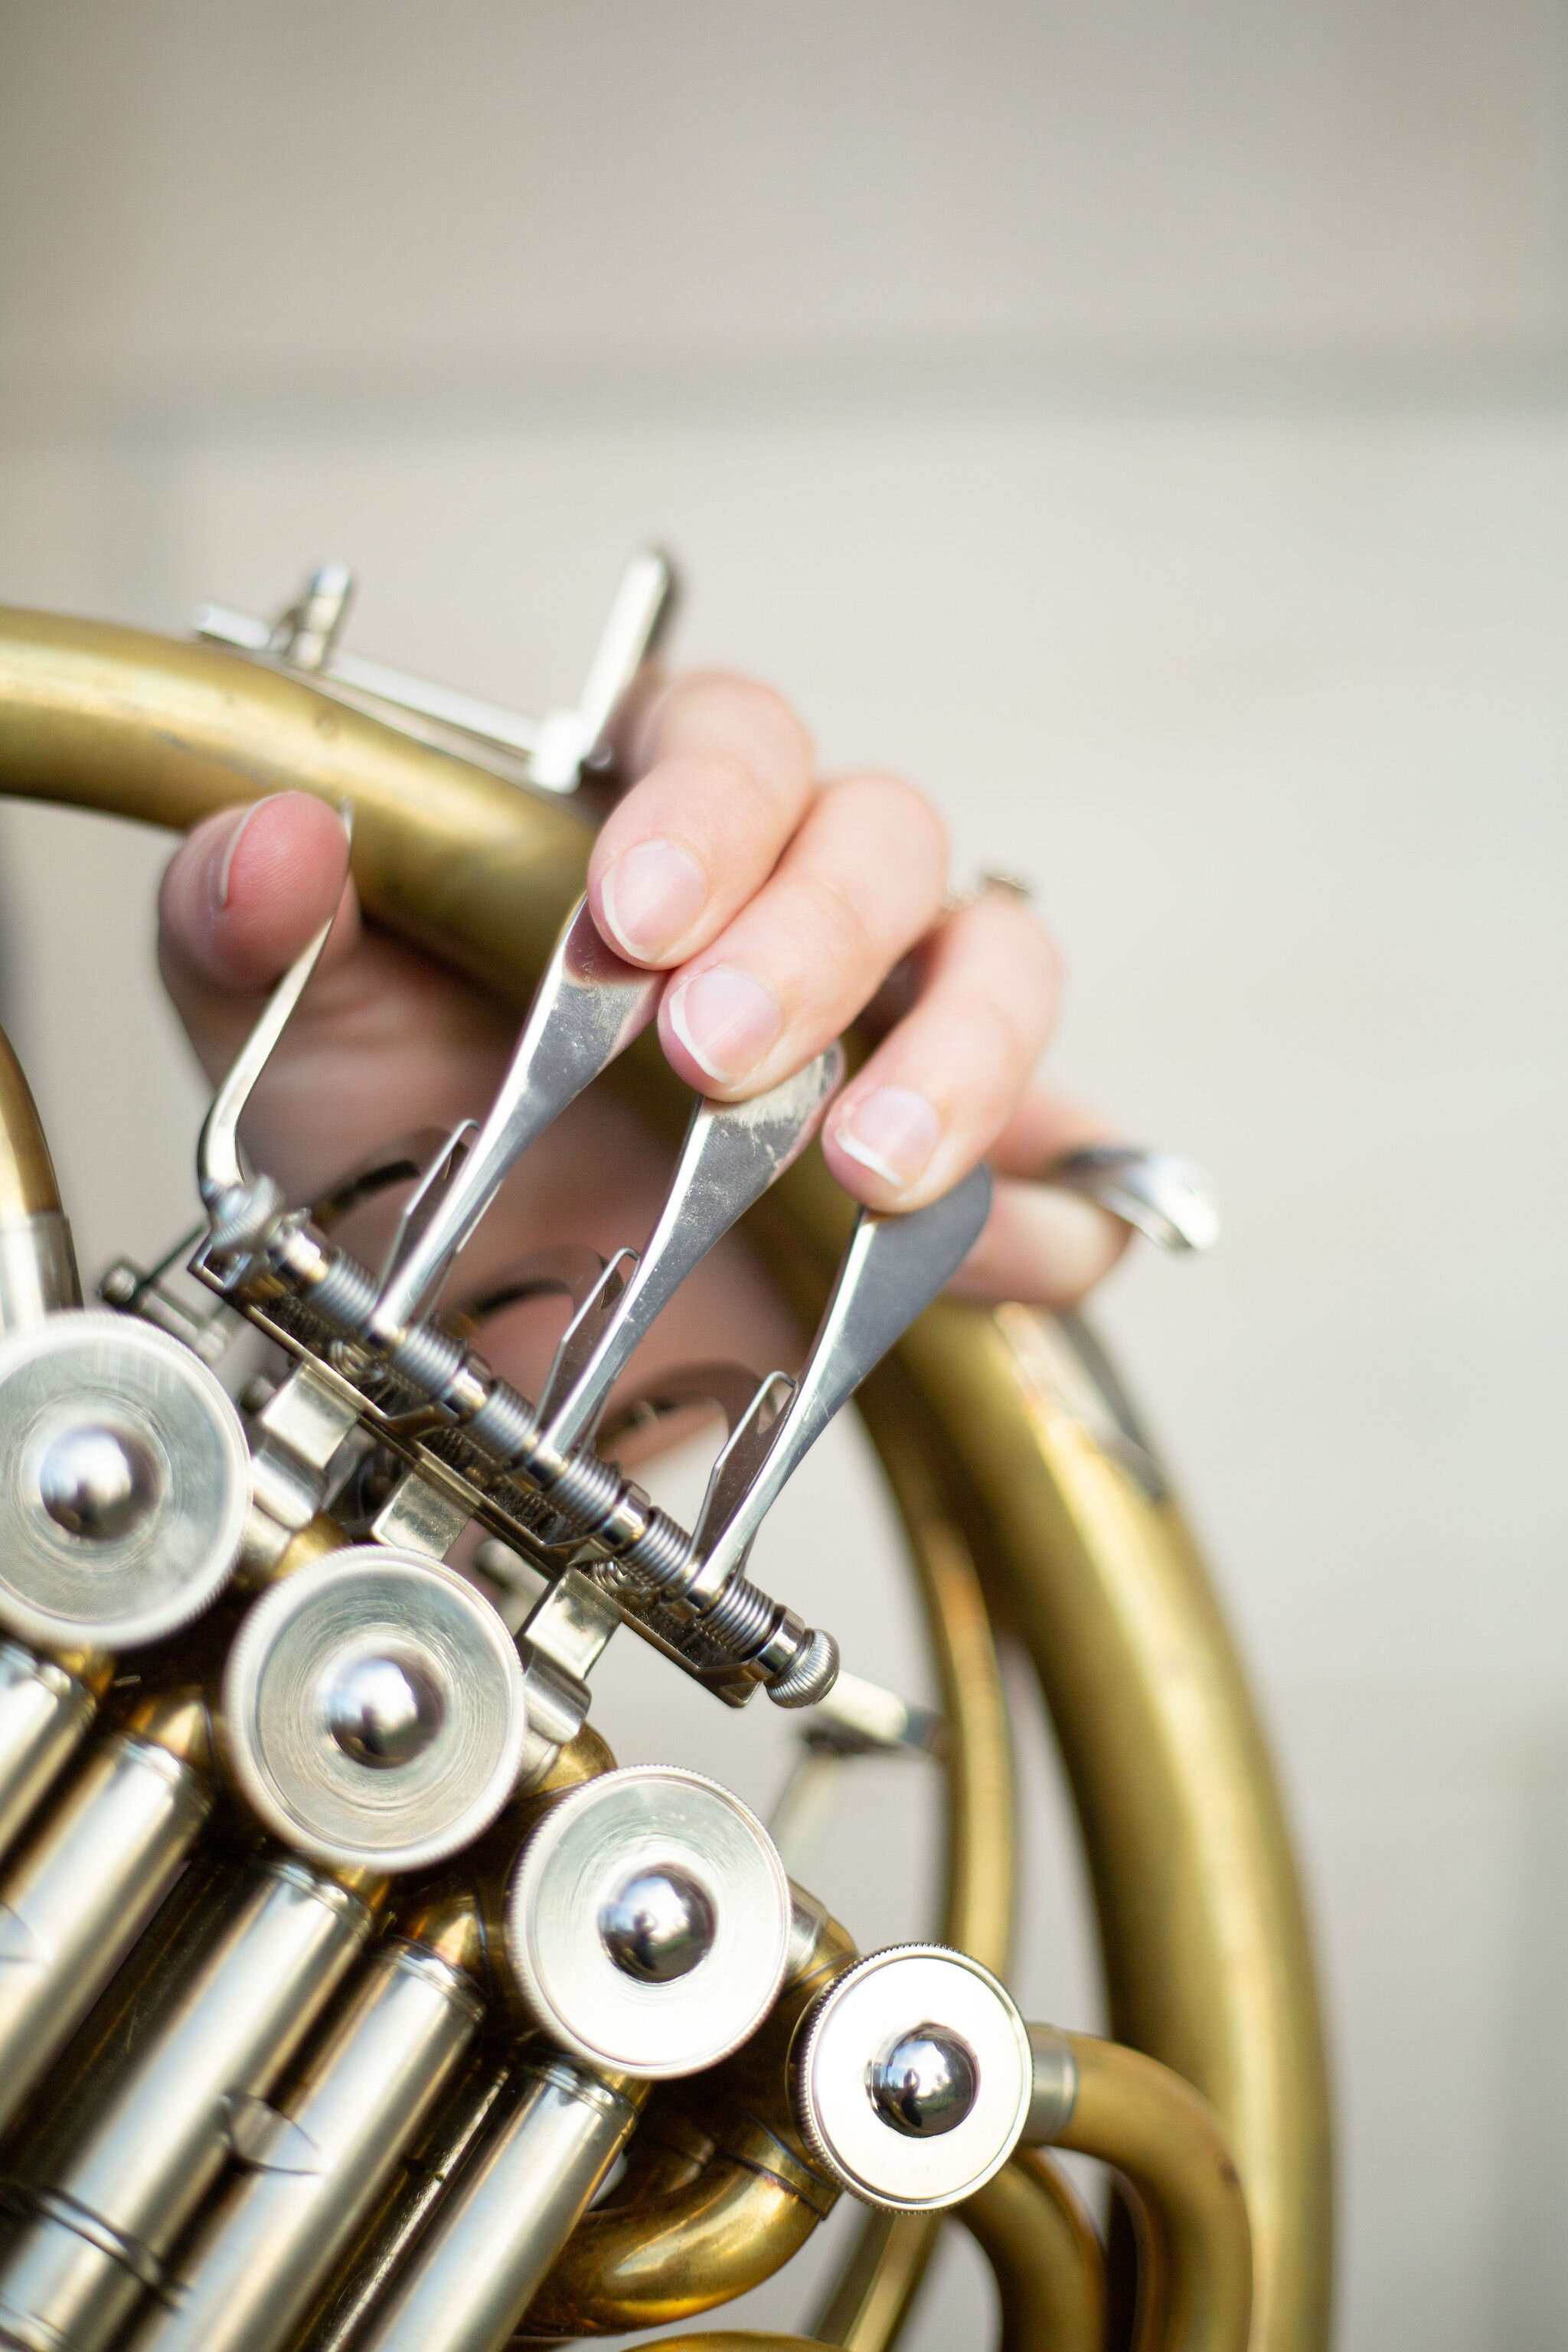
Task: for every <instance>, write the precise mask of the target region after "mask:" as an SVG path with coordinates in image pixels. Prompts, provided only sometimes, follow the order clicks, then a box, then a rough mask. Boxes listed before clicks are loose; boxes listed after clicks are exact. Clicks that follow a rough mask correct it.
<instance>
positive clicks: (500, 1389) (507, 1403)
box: [465, 1379, 539, 1468]
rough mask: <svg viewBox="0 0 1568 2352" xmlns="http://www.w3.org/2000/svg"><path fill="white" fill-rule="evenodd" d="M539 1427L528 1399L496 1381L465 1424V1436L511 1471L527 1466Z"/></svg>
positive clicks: (536, 1415)
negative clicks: (517, 1467) (515, 1467)
mask: <svg viewBox="0 0 1568 2352" xmlns="http://www.w3.org/2000/svg"><path fill="white" fill-rule="evenodd" d="M538 1427H539V1416H538V1414H537V1413H536V1412H534V1410H533V1407H532V1406H531V1404H530V1403H529V1402H528V1399H527V1398H526V1397H522V1396H519V1394H518V1392H517V1391H516V1390H515V1389H514V1388H512V1387H511V1386H510V1384H509V1383H508V1382H507V1381H503V1380H499V1379H498V1380H495V1381H492V1382H491V1383H490V1391H489V1395H488V1396H487V1397H486V1399H485V1401H484V1402H483V1404H482V1405H480V1407H479V1411H478V1412H477V1413H475V1415H474V1417H473V1419H472V1420H471V1421H470V1422H468V1423H467V1424H466V1428H465V1433H466V1434H467V1435H468V1437H471V1438H472V1440H473V1442H474V1444H476V1445H478V1446H479V1447H481V1448H482V1449H483V1451H484V1452H485V1453H487V1454H493V1455H494V1457H495V1459H496V1460H497V1461H498V1462H501V1463H504V1464H506V1465H507V1466H508V1467H509V1468H510V1467H511V1465H514V1464H517V1463H522V1464H523V1465H526V1462H527V1458H528V1456H529V1454H531V1452H532V1450H533V1434H534V1432H535V1430H536V1429H537V1428H538Z"/></svg>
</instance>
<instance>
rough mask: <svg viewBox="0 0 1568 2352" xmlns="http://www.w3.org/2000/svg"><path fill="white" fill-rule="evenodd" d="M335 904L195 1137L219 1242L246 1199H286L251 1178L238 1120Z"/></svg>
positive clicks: (264, 1209)
mask: <svg viewBox="0 0 1568 2352" xmlns="http://www.w3.org/2000/svg"><path fill="white" fill-rule="evenodd" d="M338 814H339V815H340V817H341V818H342V826H343V831H344V832H345V833H346V834H347V835H348V836H349V839H350V841H351V842H352V841H353V805H352V803H349V802H347V801H345V802H343V803H342V806H341V807H340V809H339V811H338ZM336 912H337V910H336V908H334V909H333V911H332V913H331V915H329V916H328V918H327V919H326V921H325V922H324V923H323V924H322V925H321V929H320V930H318V931H317V932H316V933H315V935H314V936H313V938H311V939H310V940H308V941H307V943H306V945H305V946H304V947H303V948H302V949H301V950H300V953H299V954H298V955H297V956H296V957H295V959H294V961H293V962H292V963H291V964H290V965H289V969H288V971H286V972H285V973H284V975H283V977H282V979H281V980H280V981H279V983H278V985H277V987H276V988H275V989H274V990H273V992H272V993H271V995H270V996H269V997H268V1000H267V1005H266V1009H265V1011H264V1012H263V1013H262V1015H261V1018H260V1020H259V1021H258V1023H257V1024H256V1026H255V1028H254V1029H253V1030H252V1031H251V1033H250V1034H249V1036H248V1037H247V1039H246V1041H245V1043H244V1045H242V1046H241V1047H240V1049H239V1052H238V1053H237V1055H236V1056H235V1059H234V1063H233V1066H232V1067H231V1068H230V1070H229V1072H228V1075H227V1076H226V1078H225V1079H224V1082H223V1084H222V1086H220V1087H219V1088H218V1090H217V1092H216V1095H215V1096H214V1097H213V1099H212V1108H210V1109H209V1110H208V1112H207V1115H206V1117H205V1119H204V1120H203V1121H202V1131H201V1134H200V1136H199V1138H198V1139H197V1142H196V1189H197V1191H198V1192H200V1194H201V1197H202V1205H203V1207H204V1208H205V1210H206V1212H207V1213H208V1215H209V1217H211V1218H212V1219H213V1223H214V1235H215V1239H216V1240H217V1241H218V1242H219V1243H220V1244H232V1243H235V1242H238V1241H240V1240H241V1239H242V1235H241V1234H240V1233H239V1232H238V1230H234V1231H230V1230H228V1228H229V1227H231V1226H235V1227H237V1224H238V1223H243V1222H244V1221H245V1215H246V1204H247V1203H249V1204H250V1205H251V1207H253V1208H254V1209H255V1211H256V1213H258V1215H265V1214H268V1213H271V1212H272V1211H274V1210H276V1209H277V1208H279V1207H281V1205H282V1196H281V1194H280V1193H279V1190H278V1187H277V1185H276V1184H275V1183H274V1182H273V1181H272V1179H271V1178H270V1177H267V1176H263V1177H258V1178H257V1179H256V1180H255V1181H254V1182H252V1181H250V1180H249V1179H247V1175H246V1172H245V1165H244V1162H243V1161H242V1160H241V1159H240V1156H239V1122H240V1120H241V1118H243V1117H244V1115H245V1107H246V1105H247V1102H248V1101H249V1100H250V1097H251V1096H252V1094H253V1093H254V1092H255V1090H256V1083H257V1080H258V1078H259V1077H260V1076H261V1073H262V1071H263V1070H264V1069H265V1068H266V1067H267V1065H268V1062H269V1061H270V1060H271V1058H272V1054H273V1050H274V1048H275V1047H276V1045H277V1044H278V1040H279V1037H281V1035H282V1034H283V1032H284V1030H285V1029H286V1028H287V1027H288V1025H289V1021H290V1019H291V1018H292V1016H293V1013H294V1008H295V1006H296V1005H297V1004H298V1003H299V1002H300V998H301V997H302V996H303V995H304V993H305V991H306V989H307V987H308V986H309V985H310V975H311V974H312V972H313V971H315V969H316V966H317V964H318V963H320V961H321V950H322V949H323V948H324V947H325V946H326V944H327V940H328V939H329V937H330V936H331V928H332V924H333V922H334V920H335V919H336Z"/></svg>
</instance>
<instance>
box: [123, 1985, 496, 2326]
mask: <svg viewBox="0 0 1568 2352" xmlns="http://www.w3.org/2000/svg"><path fill="white" fill-rule="evenodd" d="M482 2011H483V2004H482V2002H481V2001H480V2000H479V1995H478V1993H477V1992H476V1991H475V1990H474V1988H473V1986H472V1985H471V1984H470V1983H469V1982H468V1979H467V1978H466V1977H465V1976H464V1975H463V1974H462V1972H461V1971H460V1970H459V1969H455V1968H453V1967H452V1966H451V1965H450V1963H449V1962H448V1961H447V1960H444V1959H442V1958H439V1957H438V1956H437V1954H436V1953H435V1952H433V1951H431V1950H429V1949H428V1948H427V1947H426V1946H424V1945H421V1944H413V1943H404V1942H397V1943H394V1944H391V1945H388V1946H387V1947H385V1948H384V1949H383V1950H381V1951H378V1952H377V1953H376V1954H375V1955H374V1958H372V1959H371V1960H370V1962H369V1963H368V1965H367V1966H366V1967H365V1969H363V1971H362V1973H361V1975H360V1978H359V1979H358V1981H357V1983H356V1984H355V1985H354V1986H353V1989H352V1990H351V1992H350V1995H349V1998H348V2000H347V2002H346V2004H345V2006H344V2008H343V2010H342V2014H341V2015H340V2017H339V2018H338V2021H337V2022H336V2023H335V2025H334V2026H333V2028H332V2030H331V2032H330V2034H329V2035H328V2037H327V2039H326V2041H325V2042H324V2043H323V2045H322V2047H321V2050H320V2052H319V2053H317V2054H316V2055H315V2056H314V2057H313V2058H312V2060H311V2063H310V2070H309V2072H308V2074H307V2075H306V2077H305V2079H304V2081H303V2083H302V2084H300V2086H299V2088H298V2089H297V2090H296V2091H295V2092H294V2093H293V2094H292V2095H291V2096H290V2097H289V2100H288V2103H287V2105H286V2107H285V2108H284V2110H283V2112H282V2113H280V2114H274V2113H273V2112H272V2111H271V2110H270V2109H268V2110H267V2111H265V2113H264V2114H263V2115H262V2116H259V2117H258V2128H257V2129H255V2130H254V2131H253V2132H252V2133H251V2134H250V2135H249V2136H248V2137H247V2145H246V2147H245V2150H244V2153H245V2157H246V2160H247V2164H248V2165H249V2166H250V2167H251V2169H250V2170H248V2171H247V2172H246V2173H245V2174H243V2175H242V2176H241V2178H240V2179H238V2180H237V2181H236V2182H235V2184H234V2186H233V2188H232V2189H230V2190H229V2191H228V2193H227V2195H226V2197H225V2198H224V2200H223V2201H222V2203H221V2204H220V2205H219V2207H218V2209H217V2210H216V2213H215V2214H214V2215H213V2217H212V2219H211V2221H209V2222H208V2223H207V2224H206V2225H205V2228H204V2229H203V2230H202V2231H201V2232H200V2234H199V2235H198V2237H197V2239H196V2242H195V2245H194V2246H192V2247H191V2248H190V2250H189V2251H188V2252H186V2253H185V2254H184V2255H182V2257H181V2260H180V2264H179V2269H178V2272H177V2273H175V2274H174V2276H173V2277H172V2278H170V2279H169V2280H167V2281H166V2282H165V2284H164V2286H163V2298H164V2300H163V2305H161V2306H160V2305H153V2308H152V2309H151V2310H150V2312H149V2313H148V2315H147V2316H146V2318H145V2319H144V2320H143V2321H142V2326H141V2327H140V2328H139V2329H138V2331H137V2333H136V2334H135V2336H133V2337H132V2352H275V2347H278V2346H280V2345H283V2344H285V2343H289V2342H291V2341H292V2339H293V2334H294V2330H295V2329H296V2328H297V2326H298V2325H299V2323H300V2318H301V2317H302V2316H303V2315H304V2314H305V2313H306V2312H307V2311H308V2310H309V2308H310V2303H311V2301H312V2299H313V2298H314V2296H315V2295H317V2294H319V2293H320V2291H321V2287H322V2286H323V2285H324V2284H325V2283H326V2281H327V2279H328V2278H329V2277H330V2276H331V2271H332V2267H333V2265H334V2263H336V2262H337V2260H338V2259H339V2257H340V2256H341V2255H342V2252H344V2250H345V2248H346V2247H347V2246H348V2245H349V2244H350V2243H351V2242H352V2241H353V2233H354V2231H355V2230H356V2228H357V2227H358V2226H359V2224H360V2223H361V2222H363V2220H364V2218H365V2216H366V2215H367V2213H369V2212H370V2210H372V2208H373V2206H374V2202H375V2200H376V2198H377V2197H378V2196H379V2195H380V2193H381V2191H382V2190H383V2189H384V2188H385V2186H386V2183H387V2182H388V2180H389V2179H391V2177H392V2175H393V2173H394V2171H395V2169H396V2167H397V2164H398V2162H399V2160H400V2158H401V2157H402V2155H403V2153H404V2151H405V2148H406V2147H408V2145H409V2143H410V2142H411V2140H412V2139H413V2138H414V2137H415V2136H416V2134H417V2132H418V2131H419V2130H420V2128H421V2126H423V2125H424V2123H425V2121H426V2117H427V2116H428V2115H429V2112H430V2109H431V2107H432V2105H434V2103H435V2101H436V2099H437V2096H438V2095H439V2094H440V2092H441V2091H442V2090H443V2089H444V2088H445V2087H446V2085H447V2082H448V2081H449V2079H450V2077H451V2075H452V2073H453V2070H454V2068H455V2067H456V2065H457V2063H458V2059H459V2058H460V2057H461V2056H462V2054H463V2052H464V2050H465V2049H466V2048H467V2046H468V2042H469V2041H470V2040H471V2038H472V2036H473V2033H474V2031H475V2028H476V2027H477V2025H478V2024H479V2018H480V2016H481V2014H482Z"/></svg>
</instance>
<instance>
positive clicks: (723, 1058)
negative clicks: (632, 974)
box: [669, 963, 784, 1086]
mask: <svg viewBox="0 0 1568 2352" xmlns="http://www.w3.org/2000/svg"><path fill="white" fill-rule="evenodd" d="M669 1020H670V1026H671V1027H672V1028H673V1029H674V1031H675V1034H676V1035H677V1036H678V1037H679V1040H680V1042H681V1044H682V1045H684V1046H685V1048H686V1050H687V1052H688V1053H689V1055H690V1056H691V1058H692V1060H693V1061H694V1062H695V1063H697V1064H698V1066H699V1067H700V1068H701V1069H704V1070H706V1071H707V1073H708V1076H710V1078H717V1079H718V1080H719V1082H720V1084H721V1085H722V1086H732V1085H733V1084H734V1082H735V1080H736V1079H737V1078H743V1077H744V1076H745V1075H746V1073H747V1071H748V1070H752V1069H755V1067H756V1066H757V1064H758V1063H759V1062H760V1061H761V1060H762V1058H763V1055H764V1054H765V1053H766V1052H767V1050H768V1047H769V1046H770V1045H772V1044H773V1039H774V1038H775V1037H776V1036H777V1035H778V1034H779V1030H780V1028H781V1027H782V1025H783V1022H784V1015H783V1013H781V1012H780V1011H779V1004H778V999H777V997H776V996H775V995H774V994H773V991H772V989H771V988H764V987H763V983H762V982H761V981H760V980H753V979H752V975H751V973H750V972H749V971H740V970H739V968H738V967H737V966H736V965H734V964H732V963H715V964H710V966H709V967H708V970H707V971H700V972H698V973H697V974H696V976H695V978H693V979H691V980H684V981H682V982H681V983H680V986H679V988H678V989H677V990H676V992H675V993H674V995H673V996H672V997H671V998H670V1001H669Z"/></svg>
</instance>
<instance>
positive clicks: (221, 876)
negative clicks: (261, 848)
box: [207, 793, 283, 915]
mask: <svg viewBox="0 0 1568 2352" xmlns="http://www.w3.org/2000/svg"><path fill="white" fill-rule="evenodd" d="M282 798H283V795H282V793H268V795H267V799H266V800H261V801H252V802H251V803H250V806H249V807H248V808H247V810H246V812H245V814H244V815H243V816H242V817H241V818H240V820H239V823H238V824H237V825H236V826H235V828H234V831H233V832H232V833H231V834H230V835H229V836H228V839H227V841H226V843H225V845H224V847H223V850H222V853H221V855H220V856H219V857H218V858H216V860H215V861H214V863H213V864H212V865H211V866H209V867H208V868H207V879H208V885H209V887H210V888H211V891H212V902H213V912H214V913H215V914H216V915H221V914H222V912H223V910H224V908H226V906H227V904H228V886H229V878H230V877H231V876H232V874H233V872H234V856H235V852H236V850H237V848H238V847H239V845H240V843H241V842H242V841H243V840H244V839H245V836H246V835H247V833H248V832H249V830H250V823H251V819H252V818H253V817H255V816H257V815H258V814H259V813H260V812H261V810H263V809H264V808H265V807H266V806H267V804H268V801H280V800H281V799H282Z"/></svg>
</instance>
